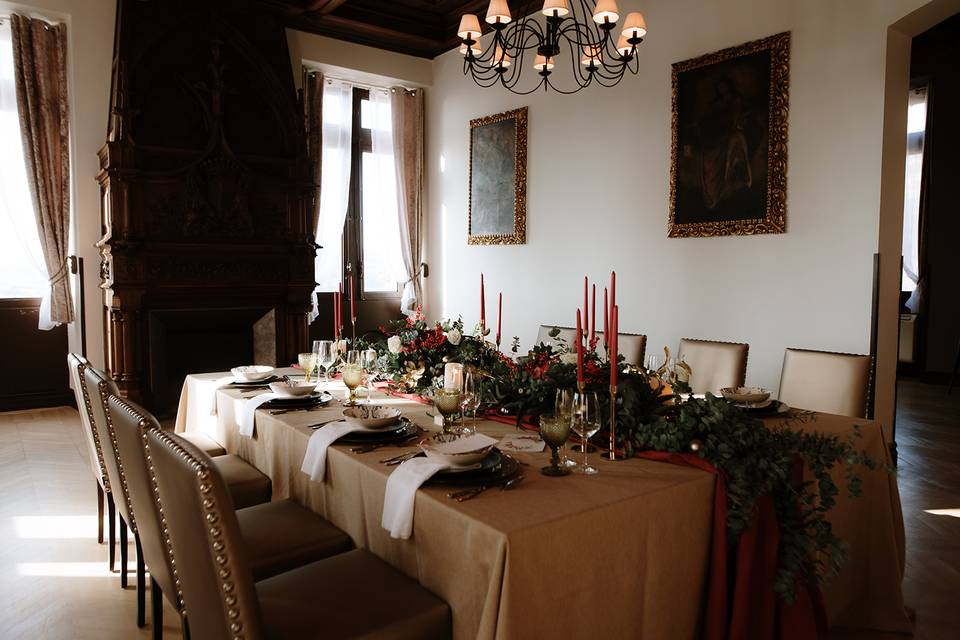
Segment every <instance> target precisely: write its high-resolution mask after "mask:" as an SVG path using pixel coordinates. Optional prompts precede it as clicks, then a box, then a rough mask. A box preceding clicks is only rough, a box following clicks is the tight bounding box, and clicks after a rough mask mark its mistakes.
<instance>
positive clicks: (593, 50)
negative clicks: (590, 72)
mask: <svg viewBox="0 0 960 640" xmlns="http://www.w3.org/2000/svg"><path fill="white" fill-rule="evenodd" d="M601 52H602V50H601V48H600V46H599V45H587V46H585V47H584V48H583V56H582V57H581V58H580V64H582V65H584V66H585V67H589V66H591V65H593V66H594V67H599V66H600V54H601Z"/></svg>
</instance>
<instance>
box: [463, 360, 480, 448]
mask: <svg viewBox="0 0 960 640" xmlns="http://www.w3.org/2000/svg"><path fill="white" fill-rule="evenodd" d="M460 408H461V409H462V411H461V412H460V416H461V418H460V424H461V425H462V428H461V431H463V433H476V431H477V409H479V408H480V374H478V373H477V372H475V371H473V370H472V369H467V371H466V373H465V374H464V376H463V393H462V394H461V395H460ZM467 414H470V426H469V427H468V426H467V425H465V424H463V421H464V419H465V418H466V415H467Z"/></svg>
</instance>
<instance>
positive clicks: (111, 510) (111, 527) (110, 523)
mask: <svg viewBox="0 0 960 640" xmlns="http://www.w3.org/2000/svg"><path fill="white" fill-rule="evenodd" d="M107 518H109V520H107V537H108V538H109V540H108V542H109V544H110V573H113V566H114V564H115V560H116V554H117V530H116V526H117V522H116V521H117V507H116V505H114V504H113V494H112V493H108V494H107Z"/></svg>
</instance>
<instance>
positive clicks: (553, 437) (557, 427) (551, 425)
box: [540, 413, 570, 476]
mask: <svg viewBox="0 0 960 640" xmlns="http://www.w3.org/2000/svg"><path fill="white" fill-rule="evenodd" d="M569 437H570V415H569V414H567V415H563V414H559V415H558V414H555V413H554V414H547V415H542V416H540V438H541V439H542V440H543V441H544V442H545V443H546V444H547V446H548V447H550V453H551V454H552V455H551V456H550V466H549V467H543V468H542V469H540V473H542V474H543V475H545V476H565V475H568V474H569V473H570V469H568V468H567V467H565V466H563V465H562V464H561V461H560V447H562V446H563V445H564V444H565V443H566V442H567V438H569Z"/></svg>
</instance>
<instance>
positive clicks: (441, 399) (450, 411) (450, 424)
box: [433, 389, 460, 433]
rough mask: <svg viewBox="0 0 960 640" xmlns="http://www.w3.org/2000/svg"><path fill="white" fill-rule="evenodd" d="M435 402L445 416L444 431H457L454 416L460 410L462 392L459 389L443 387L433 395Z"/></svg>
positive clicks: (438, 409)
mask: <svg viewBox="0 0 960 640" xmlns="http://www.w3.org/2000/svg"><path fill="white" fill-rule="evenodd" d="M433 404H434V406H436V407H437V411H438V412H440V415H441V416H443V432H444V433H456V426H455V424H454V421H453V416H455V415H456V414H457V413H459V412H460V392H459V391H457V390H450V389H441V390H439V391H437V392H436V393H435V394H434V396H433Z"/></svg>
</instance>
